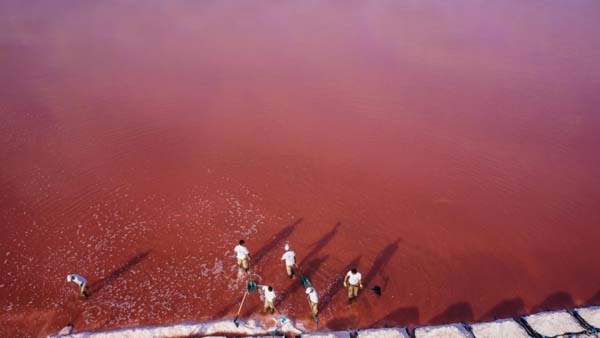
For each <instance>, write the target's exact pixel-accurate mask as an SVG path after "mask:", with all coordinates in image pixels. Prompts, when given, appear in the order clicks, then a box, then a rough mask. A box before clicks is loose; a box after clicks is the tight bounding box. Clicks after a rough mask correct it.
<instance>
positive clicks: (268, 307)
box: [262, 285, 276, 313]
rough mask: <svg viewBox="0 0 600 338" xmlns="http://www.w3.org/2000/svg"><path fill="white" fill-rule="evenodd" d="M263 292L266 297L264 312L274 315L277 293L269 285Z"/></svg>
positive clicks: (264, 286)
mask: <svg viewBox="0 0 600 338" xmlns="http://www.w3.org/2000/svg"><path fill="white" fill-rule="evenodd" d="M262 291H263V296H264V297H265V304H264V306H263V311H264V312H270V313H274V312H275V304H274V302H275V297H276V295H275V291H273V287H272V286H268V285H263V287H262Z"/></svg>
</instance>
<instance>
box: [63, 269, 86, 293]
mask: <svg viewBox="0 0 600 338" xmlns="http://www.w3.org/2000/svg"><path fill="white" fill-rule="evenodd" d="M71 282H73V283H75V284H77V286H79V291H80V292H81V295H82V296H83V297H85V298H88V297H89V294H88V292H87V280H86V279H85V278H83V277H81V276H80V275H78V274H75V273H74V274H70V275H67V283H71Z"/></svg>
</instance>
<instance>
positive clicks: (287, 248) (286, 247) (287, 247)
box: [284, 243, 290, 251]
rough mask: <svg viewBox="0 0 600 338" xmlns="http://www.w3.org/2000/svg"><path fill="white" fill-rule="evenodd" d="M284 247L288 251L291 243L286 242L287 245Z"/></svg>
mask: <svg viewBox="0 0 600 338" xmlns="http://www.w3.org/2000/svg"><path fill="white" fill-rule="evenodd" d="M284 248H285V250H286V251H287V250H289V249H290V245H289V244H288V243H285V247H284Z"/></svg>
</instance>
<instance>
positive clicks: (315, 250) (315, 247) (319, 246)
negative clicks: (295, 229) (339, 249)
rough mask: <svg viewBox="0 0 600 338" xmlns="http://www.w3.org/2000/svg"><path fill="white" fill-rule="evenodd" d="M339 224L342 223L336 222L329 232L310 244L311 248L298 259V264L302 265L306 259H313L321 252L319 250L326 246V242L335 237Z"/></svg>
mask: <svg viewBox="0 0 600 338" xmlns="http://www.w3.org/2000/svg"><path fill="white" fill-rule="evenodd" d="M341 225H342V223H340V222H337V223H336V224H335V226H334V227H333V229H331V230H330V231H329V232H327V233H326V234H325V235H323V237H321V238H320V239H319V240H318V241H316V242H315V243H313V244H311V245H310V246H312V247H313V248H312V249H311V250H310V251H309V252H308V253H307V254H306V255H305V256H304V258H303V259H302V260H301V261H300V263H299V266H301V267H302V266H304V265H305V264H306V263H307V262H308V261H310V260H312V259H314V258H315V257H316V256H317V255H318V254H319V252H321V250H323V249H324V248H325V247H326V246H327V244H329V242H331V240H332V239H333V238H334V237H335V234H336V233H337V232H338V229H339V228H340V226H341Z"/></svg>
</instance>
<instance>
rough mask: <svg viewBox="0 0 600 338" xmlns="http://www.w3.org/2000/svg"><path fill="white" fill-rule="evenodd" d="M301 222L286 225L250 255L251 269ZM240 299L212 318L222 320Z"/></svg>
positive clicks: (237, 304) (299, 219) (240, 297)
mask: <svg viewBox="0 0 600 338" xmlns="http://www.w3.org/2000/svg"><path fill="white" fill-rule="evenodd" d="M302 221H303V218H302V217H300V218H298V219H297V220H296V221H295V222H294V223H292V224H290V225H287V226H285V227H284V228H283V229H281V230H279V232H278V233H277V234H275V236H274V237H273V240H271V241H270V242H269V243H268V244H266V245H265V246H263V247H262V248H260V249H259V250H258V251H256V253H254V254H253V255H252V253H250V254H251V257H253V258H252V261H251V268H252V266H257V265H259V263H260V261H261V260H262V259H263V258H265V257H266V255H267V254H268V253H269V251H271V250H273V248H275V247H276V246H278V245H280V244H281V243H282V242H283V241H285V239H286V238H288V237H289V236H290V235H291V234H292V233H293V232H294V230H295V229H296V227H297V226H298V225H299V224H300V223H301V222H302ZM244 291H245V290H243V291H242V293H243V292H244ZM242 298H243V295H240V296H238V297H236V298H235V300H234V301H233V302H231V303H229V304H227V305H226V306H224V307H223V308H222V309H221V310H219V311H217V312H216V313H215V314H214V316H213V318H215V319H220V318H223V317H224V316H225V315H227V314H228V313H229V312H230V311H231V310H232V309H234V308H235V307H236V306H239V304H240V303H241V301H242Z"/></svg>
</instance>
